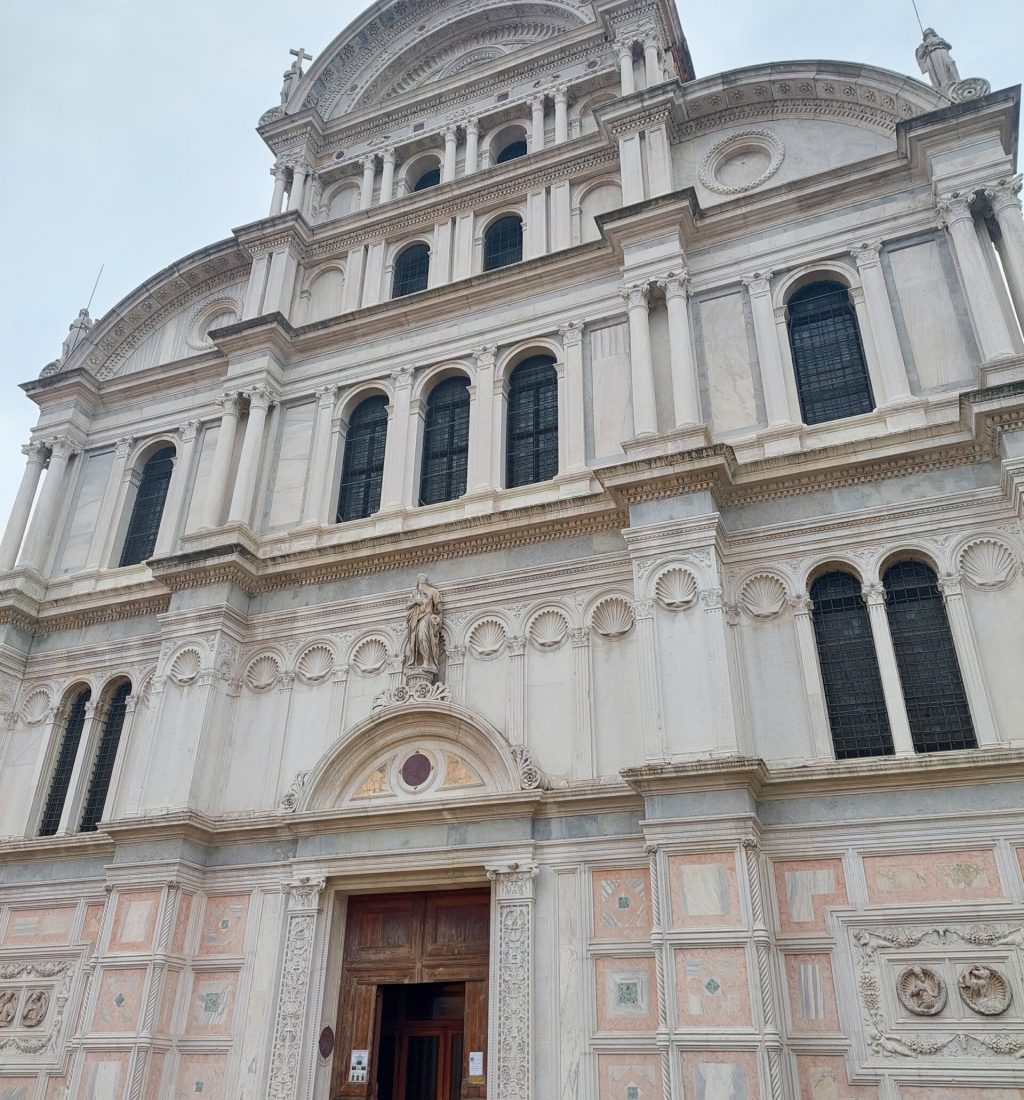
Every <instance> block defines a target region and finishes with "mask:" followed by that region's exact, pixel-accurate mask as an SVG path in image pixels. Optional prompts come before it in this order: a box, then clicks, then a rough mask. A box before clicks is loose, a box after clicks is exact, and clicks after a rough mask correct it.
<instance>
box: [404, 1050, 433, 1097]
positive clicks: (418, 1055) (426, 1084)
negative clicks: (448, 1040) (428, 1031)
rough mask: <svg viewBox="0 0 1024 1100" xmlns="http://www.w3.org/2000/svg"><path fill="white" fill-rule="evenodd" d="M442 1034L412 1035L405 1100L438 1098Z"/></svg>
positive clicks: (408, 1053) (407, 1051)
mask: <svg viewBox="0 0 1024 1100" xmlns="http://www.w3.org/2000/svg"><path fill="white" fill-rule="evenodd" d="M440 1046H441V1036H440V1035H410V1036H409V1038H408V1040H407V1046H406V1063H405V1097H404V1100H437V1071H438V1061H439V1056H440V1053H441V1051H440Z"/></svg>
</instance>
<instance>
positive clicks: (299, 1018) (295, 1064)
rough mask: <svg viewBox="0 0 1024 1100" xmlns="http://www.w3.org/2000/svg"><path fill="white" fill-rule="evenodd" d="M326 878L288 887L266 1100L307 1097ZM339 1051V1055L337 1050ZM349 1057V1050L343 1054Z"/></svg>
mask: <svg viewBox="0 0 1024 1100" xmlns="http://www.w3.org/2000/svg"><path fill="white" fill-rule="evenodd" d="M323 888H324V880H323V879H318V880H316V881H310V880H308V879H306V880H302V879H300V880H299V882H297V883H292V884H291V885H290V886H289V888H288V914H287V918H286V920H287V922H288V923H287V928H286V931H285V941H284V958H283V959H282V960H281V968H280V974H281V988H280V990H279V992H278V995H277V1013H276V1015H275V1018H274V1037H273V1040H272V1042H271V1047H270V1081H269V1084H268V1088H267V1096H268V1097H269V1098H270V1100H295V1097H297V1096H300V1095H306V1086H305V1082H304V1081H303V1080H302V1078H303V1077H304V1076H305V1073H304V1070H303V1062H304V1061H305V1060H306V1057H307V1055H306V1051H307V1047H308V1049H309V1054H310V1055H311V1054H312V1042H311V1041H310V1042H308V1043H307V1041H306V1040H307V1038H310V1037H307V1035H306V1028H307V1021H308V1020H315V1019H317V1018H318V1010H314V1011H307V1009H308V1002H309V999H310V988H311V985H312V976H313V945H314V943H315V940H316V922H317V914H318V913H319V912H320V894H321V891H322V890H323ZM339 1053H342V1052H339ZM343 1053H345V1054H347V1053H348V1052H347V1051H346V1052H343Z"/></svg>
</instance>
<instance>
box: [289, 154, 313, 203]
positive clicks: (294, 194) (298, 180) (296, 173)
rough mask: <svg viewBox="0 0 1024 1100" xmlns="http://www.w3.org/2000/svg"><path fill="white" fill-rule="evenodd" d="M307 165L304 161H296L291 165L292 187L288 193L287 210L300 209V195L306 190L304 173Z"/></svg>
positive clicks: (307, 168)
mask: <svg viewBox="0 0 1024 1100" xmlns="http://www.w3.org/2000/svg"><path fill="white" fill-rule="evenodd" d="M308 171H309V165H308V164H306V162H305V161H304V160H302V161H296V162H295V163H294V164H293V165H292V187H291V190H290V191H289V192H288V209H289V210H301V209H302V195H303V192H304V190H305V188H306V173H307V172H308Z"/></svg>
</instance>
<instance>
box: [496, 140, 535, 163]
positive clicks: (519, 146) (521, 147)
mask: <svg viewBox="0 0 1024 1100" xmlns="http://www.w3.org/2000/svg"><path fill="white" fill-rule="evenodd" d="M529 151H530V150H529V148H528V147H527V144H526V139H525V138H520V140H519V141H510V142H509V143H508V145H506V146H505V148H504V149H502V151H501V152H500V153H499V154H498V155H497V156H496V157H495V158H494V163H495V164H506V163H507V162H508V161H510V160H518V159H519V158H520V157H525V156H526V154H527V153H528V152H529Z"/></svg>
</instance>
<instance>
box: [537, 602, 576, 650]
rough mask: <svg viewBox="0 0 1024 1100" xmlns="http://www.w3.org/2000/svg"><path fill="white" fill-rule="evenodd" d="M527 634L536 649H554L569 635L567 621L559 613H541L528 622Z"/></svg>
mask: <svg viewBox="0 0 1024 1100" xmlns="http://www.w3.org/2000/svg"><path fill="white" fill-rule="evenodd" d="M528 633H529V635H530V641H531V642H533V644H534V645H535V646H536V647H537V648H538V649H555V648H556V647H557V646H560V645H561V644H562V642H564V641H565V639H566V637H567V636H568V634H569V620H568V619H566V617H565V616H564V615H563V614H562V613H561V612H560V611H542V612H541V613H540V614H539V615H534V617H533V619H532V620H531V621H530V629H529V631H528Z"/></svg>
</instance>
